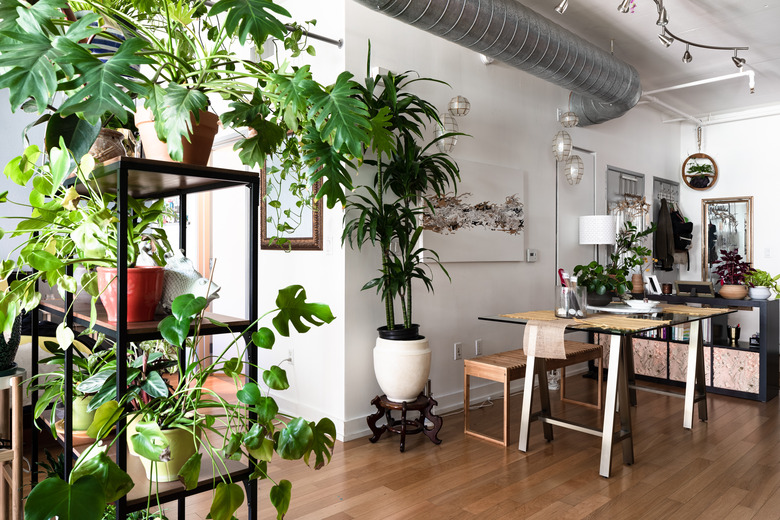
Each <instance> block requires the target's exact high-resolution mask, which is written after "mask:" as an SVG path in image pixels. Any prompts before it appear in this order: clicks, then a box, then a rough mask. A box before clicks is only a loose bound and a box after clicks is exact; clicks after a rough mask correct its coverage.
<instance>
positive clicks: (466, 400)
mask: <svg viewBox="0 0 780 520" xmlns="http://www.w3.org/2000/svg"><path fill="white" fill-rule="evenodd" d="M470 391H471V376H469V375H468V373H466V371H465V370H464V371H463V432H464V433H465V432H467V431H469V407H470V406H469V405H470V402H471V395H470V393H471V392H470ZM504 442H505V443H506V439H504Z"/></svg>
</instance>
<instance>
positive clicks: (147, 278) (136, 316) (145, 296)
mask: <svg viewBox="0 0 780 520" xmlns="http://www.w3.org/2000/svg"><path fill="white" fill-rule="evenodd" d="M116 271H117V270H116V269H114V268H109V267H98V268H97V274H98V276H97V281H98V289H99V290H100V301H101V303H102V304H103V307H105V308H106V314H108V321H110V322H116V318H117V315H116V306H117V290H118V289H117V285H118V282H117V279H116ZM164 274H165V269H164V268H162V267H159V266H146V267H128V268H127V322H128V323H132V322H138V321H151V320H152V319H153V318H154V311H155V309H157V304H158V303H159V302H160V298H161V297H162V290H163V277H164Z"/></svg>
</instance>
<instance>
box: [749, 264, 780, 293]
mask: <svg viewBox="0 0 780 520" xmlns="http://www.w3.org/2000/svg"><path fill="white" fill-rule="evenodd" d="M745 283H746V284H747V285H749V286H750V287H769V288H770V289H772V290H773V291H774V292H775V295H776V296H775V298H780V274H778V275H777V276H772V275H771V274H769V272H767V271H762V270H761V269H753V270H752V271H751V272H749V273H747V274H745Z"/></svg>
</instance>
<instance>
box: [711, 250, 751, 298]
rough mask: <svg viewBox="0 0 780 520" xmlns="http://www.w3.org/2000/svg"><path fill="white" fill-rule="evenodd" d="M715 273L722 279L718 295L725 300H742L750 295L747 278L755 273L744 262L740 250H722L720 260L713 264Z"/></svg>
mask: <svg viewBox="0 0 780 520" xmlns="http://www.w3.org/2000/svg"><path fill="white" fill-rule="evenodd" d="M713 266H714V269H713V273H715V274H716V275H718V276H719V277H720V283H721V287H720V290H719V291H718V294H719V295H720V296H721V297H723V298H729V299H732V300H741V299H743V298H744V297H745V296H747V293H748V287H747V285H745V283H746V282H745V276H747V275H748V274H750V273H752V272H753V268H752V267H750V264H749V263H747V262H745V261H744V260H742V255H740V254H739V250H737V249H734V250H733V251H727V250H725V249H721V250H720V258H718V260H717V261H716V262H714V263H713Z"/></svg>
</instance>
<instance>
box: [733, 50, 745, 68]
mask: <svg viewBox="0 0 780 520" xmlns="http://www.w3.org/2000/svg"><path fill="white" fill-rule="evenodd" d="M737 52H738V49H734V56H732V58H731V61H733V62H734V65H736V66H737V68H740V69H741V68H742V66H743V65H744V64H745V58H740V57H739V56H737Z"/></svg>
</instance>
